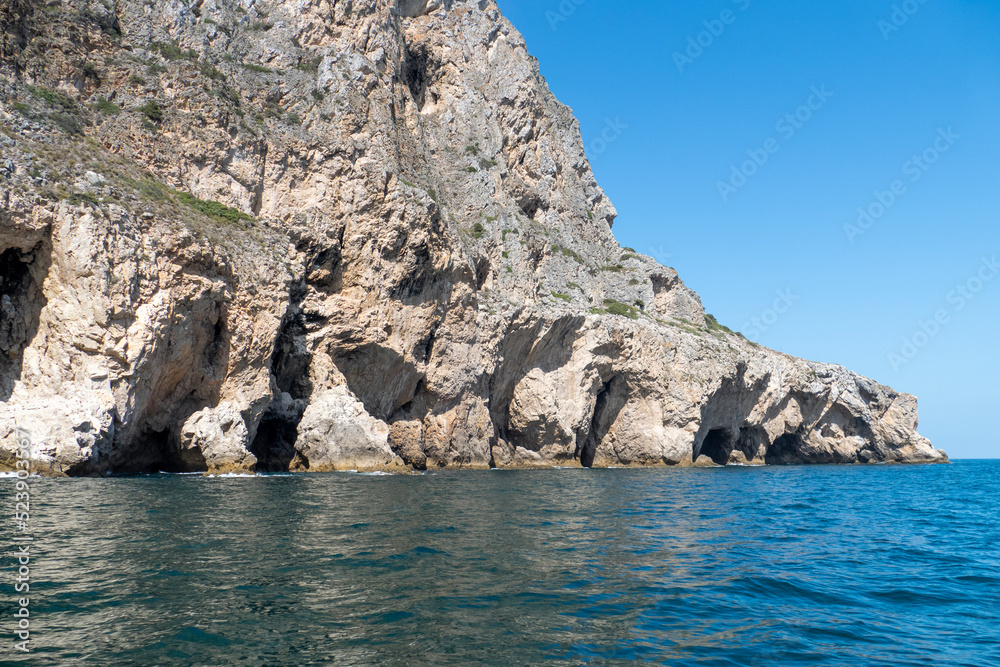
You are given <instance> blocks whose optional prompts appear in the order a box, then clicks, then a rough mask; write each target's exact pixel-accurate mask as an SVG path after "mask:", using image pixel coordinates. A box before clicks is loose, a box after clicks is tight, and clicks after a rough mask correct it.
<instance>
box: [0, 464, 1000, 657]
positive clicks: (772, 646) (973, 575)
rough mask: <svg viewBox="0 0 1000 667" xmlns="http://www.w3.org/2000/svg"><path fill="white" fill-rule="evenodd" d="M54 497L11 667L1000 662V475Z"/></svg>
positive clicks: (609, 478)
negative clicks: (27, 624)
mask: <svg viewBox="0 0 1000 667" xmlns="http://www.w3.org/2000/svg"><path fill="white" fill-rule="evenodd" d="M13 483H14V480H11V479H0V506H2V507H3V508H4V510H3V512H4V513H3V517H2V518H0V527H2V530H3V534H4V535H5V536H7V537H9V536H10V535H12V534H13V528H14V527H13V525H12V521H11V518H10V517H11V515H12V513H13V502H14V499H13V498H12V492H13ZM32 483H33V489H32V496H33V503H34V506H33V509H34V515H33V517H32V528H33V532H34V534H35V536H36V540H37V542H36V555H35V558H36V560H35V562H34V563H33V569H32V574H31V576H32V587H31V594H32V601H31V614H32V622H33V625H32V631H33V634H32V638H33V641H32V644H31V645H32V646H33V650H32V652H31V653H30V654H29V655H28V656H27V657H23V656H18V655H14V654H13V653H12V652H10V648H11V646H12V643H13V618H12V614H13V612H14V610H15V606H14V605H15V604H16V602H15V601H14V600H15V599H16V597H17V595H16V594H15V593H14V592H13V589H12V586H13V572H14V567H13V566H12V562H13V561H12V559H11V558H10V557H9V555H8V558H7V559H6V561H5V563H4V575H5V577H4V580H3V582H2V589H0V627H2V632H3V637H2V638H0V641H2V645H0V646H2V648H0V651H2V652H0V660H2V661H3V662H4V664H18V665H20V664H32V665H246V666H250V665H537V664H545V665H646V664H663V665H699V666H705V665H713V666H714V665H719V666H722V665H740V666H745V665H810V666H812V665H969V666H975V667H983V666H984V665H1000V643H998V642H1000V546H998V545H1000V528H998V526H1000V509H998V508H1000V503H998V501H1000V462H986V461H983V462H958V463H955V464H953V465H949V466H927V467H889V466H876V467H843V468H838V467H790V468H785V467H767V468H727V469H709V470H548V471H510V472H502V471H491V472H446V471H442V472H439V473H435V474H431V473H428V474H424V475H412V476H368V475H358V474H350V473H345V474H331V475H285V476H266V477H251V478H204V477H200V476H166V475H163V476H151V477H136V478H113V479H72V480H50V479H33V480H32ZM9 543H10V542H9V540H7V544H8V545H9Z"/></svg>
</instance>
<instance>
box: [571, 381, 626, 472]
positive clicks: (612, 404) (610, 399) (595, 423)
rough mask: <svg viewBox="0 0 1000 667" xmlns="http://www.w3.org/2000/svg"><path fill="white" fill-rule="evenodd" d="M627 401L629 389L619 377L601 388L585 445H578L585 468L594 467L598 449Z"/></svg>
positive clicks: (581, 461)
mask: <svg viewBox="0 0 1000 667" xmlns="http://www.w3.org/2000/svg"><path fill="white" fill-rule="evenodd" d="M627 401H628V387H626V386H625V382H624V381H623V380H622V379H621V378H619V377H618V376H615V377H613V378H611V379H610V380H608V381H607V382H605V383H604V384H603V385H602V386H601V390H600V391H599V392H598V393H597V398H596V400H595V402H594V415H593V417H592V418H591V421H590V429H589V430H588V432H587V434H586V436H585V438H584V440H583V443H582V444H580V445H578V456H579V458H580V465H582V466H583V467H585V468H590V467H593V465H594V460H595V458H596V456H597V448H598V447H600V446H601V441H602V440H604V437H605V436H606V435H607V434H608V430H610V428H611V425H612V424H614V423H615V420H616V419H617V418H618V414H619V413H620V412H621V411H622V408H623V407H625V403H626V402H627Z"/></svg>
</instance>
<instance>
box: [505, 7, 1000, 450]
mask: <svg viewBox="0 0 1000 667" xmlns="http://www.w3.org/2000/svg"><path fill="white" fill-rule="evenodd" d="M499 5H500V8H501V10H502V11H503V12H504V14H505V15H506V16H507V18H509V19H510V20H511V21H512V22H513V23H514V25H515V26H516V27H517V28H518V29H519V30H520V31H521V32H522V33H523V34H524V36H525V39H526V41H527V43H528V49H529V51H530V52H531V54H532V55H534V56H535V57H537V58H538V59H539V62H540V66H541V71H542V74H543V76H545V78H546V80H547V81H548V84H549V86H550V87H551V89H552V90H553V92H554V93H555V94H556V96H557V97H558V98H559V99H560V100H561V101H562V102H563V103H565V104H567V105H569V106H570V107H571V108H572V109H573V111H574V113H575V114H576V116H577V118H579V120H580V123H581V126H582V133H583V138H584V142H585V143H586V145H587V153H588V156H589V157H590V159H591V163H592V165H593V168H594V172H595V173H596V175H597V180H598V182H600V184H601V185H602V186H603V187H604V189H605V191H606V192H607V193H608V195H609V196H610V197H611V200H612V201H613V202H614V204H615V206H616V207H617V208H618V211H619V217H618V220H617V221H616V223H615V227H614V231H615V234H616V236H617V237H618V240H619V241H620V242H621V243H622V244H623V245H626V246H631V247H634V248H636V249H637V250H639V251H640V252H643V253H645V254H648V255H652V256H654V257H656V258H657V259H659V260H660V261H661V262H663V263H665V264H668V265H670V266H673V267H675V268H676V269H677V270H678V271H679V272H680V274H681V277H682V278H683V279H684V280H685V282H686V283H687V284H688V285H689V286H691V287H692V288H694V289H695V290H697V291H698V293H699V294H701V296H702V299H703V301H704V303H705V306H706V309H707V310H708V311H709V312H711V313H714V314H715V315H716V316H717V317H718V319H719V321H721V322H723V323H724V324H727V325H728V326H730V327H732V328H733V329H739V330H741V331H743V332H744V333H747V334H748V335H751V336H752V337H753V338H754V339H755V340H757V341H758V342H760V343H761V344H763V345H767V346H769V347H773V348H775V349H779V350H782V351H784V352H788V353H791V354H795V355H798V356H802V357H806V358H809V359H815V360H818V361H826V362H833V363H840V364H843V365H845V366H847V367H849V368H851V369H853V370H856V371H858V372H861V373H864V374H865V375H869V376H871V377H873V378H875V379H876V380H878V381H879V382H882V383H883V384H887V385H890V386H892V387H894V388H896V389H898V390H900V391H906V392H909V393H912V394H915V395H917V396H918V397H919V398H920V412H921V428H920V430H921V432H922V433H923V434H924V435H926V436H927V437H929V438H931V439H932V440H933V441H934V444H935V445H936V446H938V447H941V448H943V449H945V450H947V451H948V452H949V454H951V455H952V457H953V458H997V457H1000V437H998V436H997V435H996V434H995V431H994V428H995V422H996V421H997V418H998V417H1000V353H998V350H997V339H998V332H1000V268H997V267H996V266H995V265H994V264H993V262H992V258H993V257H994V256H996V257H997V258H1000V225H998V214H1000V161H998V160H1000V125H998V120H1000V113H998V112H1000V2H996V0H988V1H987V0H924V2H920V0H906V2H899V1H898V0H897V1H896V2H893V1H891V0H884V1H883V0H840V1H839V2H836V3H826V2H824V3H815V2H809V3H804V2H801V0H797V1H792V0H769V1H768V2H764V1H763V0H692V1H689V2H684V3H667V2H652V1H648V0H639V1H635V2H631V3H619V2H611V1H610V0H563V1H562V2H560V0H499ZM678 54H679V55H678ZM605 139H610V141H605ZM734 170H735V171H734ZM859 209H861V211H860V212H859ZM865 212H866V213H867V217H861V216H862V213H865ZM776 305H777V308H776V307H775V306H776ZM779 311H783V312H779ZM755 319H756V322H755Z"/></svg>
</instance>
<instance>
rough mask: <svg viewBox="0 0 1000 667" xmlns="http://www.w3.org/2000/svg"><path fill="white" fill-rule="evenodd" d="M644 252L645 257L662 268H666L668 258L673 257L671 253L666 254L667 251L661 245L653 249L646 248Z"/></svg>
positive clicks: (651, 247)
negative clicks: (651, 259)
mask: <svg viewBox="0 0 1000 667" xmlns="http://www.w3.org/2000/svg"><path fill="white" fill-rule="evenodd" d="M646 251H647V252H646V254H647V255H649V256H650V257H652V258H653V259H655V260H656V261H657V263H658V264H660V265H662V266H667V262H669V261H670V258H671V257H673V256H674V255H673V253H670V252H667V249H666V248H664V247H663V246H662V245H660V246H658V247H656V248H654V247H653V246H649V247H648V248H646Z"/></svg>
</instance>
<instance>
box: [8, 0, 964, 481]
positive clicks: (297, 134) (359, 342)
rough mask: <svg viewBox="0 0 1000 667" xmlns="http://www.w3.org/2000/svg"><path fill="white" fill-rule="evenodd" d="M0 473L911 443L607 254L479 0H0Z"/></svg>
mask: <svg viewBox="0 0 1000 667" xmlns="http://www.w3.org/2000/svg"><path fill="white" fill-rule="evenodd" d="M0 31H2V34H0V59H2V60H0V67H2V69H0V100H2V103H0V123H2V125H0V132H2V133H0V153H2V156H0V189H2V192H0V350H2V352H3V355H0V468H7V469H9V468H12V467H13V466H14V464H15V455H16V448H17V440H18V438H20V439H21V440H22V441H27V442H30V447H31V456H32V459H33V466H34V467H35V468H36V469H39V470H42V471H45V472H48V473H51V474H67V475H100V474H108V473H119V472H142V471H155V470H176V471H181V470H185V471H188V470H191V471H193V470H209V471H216V472H218V471H229V470H254V469H256V470H288V469H292V470H313V471H317V470H319V471H322V470H338V469H406V468H408V467H412V468H417V469H425V468H430V467H456V468H477V467H481V468H485V467H490V466H494V467H525V466H552V465H584V466H609V465H694V464H696V463H697V464H706V463H708V462H710V461H711V462H714V463H717V464H725V463H747V462H749V463H768V464H772V463H778V464H782V463H856V462H861V463H872V462H883V461H887V462H942V461H946V460H947V457H946V455H945V454H944V452H941V451H939V450H935V449H934V448H933V447H932V446H931V443H930V442H929V441H928V440H927V439H925V438H923V437H921V436H920V435H918V434H917V432H916V428H917V402H916V399H915V398H914V397H912V396H909V395H907V394H900V393H898V392H895V391H893V390H892V389H890V388H888V387H885V386H882V385H880V384H877V383H876V382H873V381H872V380H869V379H867V378H864V377H861V376H859V375H857V374H855V373H852V372H850V371H848V370H845V369H844V368H841V367H839V366H833V365H828V364H819V363H812V362H808V361H803V360H801V359H796V358H793V357H790V356H787V355H784V354H781V353H778V352H774V351H771V350H768V349H765V348H762V347H760V346H758V345H755V344H753V343H751V342H748V341H747V340H745V339H744V338H743V337H742V336H740V335H739V334H736V333H733V332H731V331H729V330H728V329H726V328H725V327H723V326H721V325H719V324H718V323H717V322H715V320H714V319H713V318H711V317H706V314H705V312H704V310H703V308H702V305H701V301H700V299H699V298H698V296H697V295H696V294H695V293H694V292H692V291H691V290H690V289H688V288H687V287H686V286H685V285H684V283H683V282H682V281H681V280H680V278H679V277H678V275H677V273H676V272H675V271H674V270H673V269H670V268H667V267H664V266H660V265H658V264H657V263H656V262H654V261H653V260H652V259H650V258H648V257H645V256H643V255H641V254H639V253H636V252H635V251H633V250H631V249H628V248H622V247H620V246H619V245H618V243H617V242H616V241H615V238H614V236H613V234H612V232H611V227H612V224H613V222H614V220H615V216H616V211H615V209H614V207H613V206H612V205H611V202H609V201H608V199H607V197H606V196H605V194H604V192H603V191H602V190H601V188H600V187H599V186H598V184H597V183H596V181H595V179H594V176H593V174H592V173H591V170H590V166H589V164H588V162H587V159H586V156H585V154H584V148H583V143H582V141H581V138H580V132H579V127H578V124H577V122H576V120H575V119H574V118H573V116H572V114H571V112H570V111H569V109H567V108H566V107H565V106H563V105H561V104H560V103H559V102H558V101H557V100H556V99H555V98H554V97H553V95H552V94H551V92H550V91H549V90H548V87H547V86H546V84H545V82H544V80H543V79H542V78H541V76H540V75H539V72H538V67H537V63H536V62H535V61H534V59H533V58H531V57H530V56H529V55H528V52H527V49H526V47H525V44H524V40H523V39H522V37H521V36H520V35H519V34H518V33H517V31H516V30H515V29H514V28H513V27H512V26H511V25H510V23H508V22H507V21H506V20H505V19H504V18H503V17H502V16H501V15H500V12H499V10H498V9H497V7H496V5H495V3H494V2H492V0H474V1H472V0H446V1H445V2H427V1H424V0H399V2H396V1H395V0H393V1H389V0H369V1H367V2H351V1H349V0H348V1H345V0H297V1H296V2H289V1H281V0H272V1H267V0H264V1H256V2H255V1H254V0H239V1H228V0H227V1H224V2H223V1H215V0H194V1H193V2H180V1H177V0H170V1H165V2H140V1H139V0H117V2H114V3H112V2H111V1H110V0H73V1H64V2H60V1H59V0H47V1H45V2H43V1H42V0H0Z"/></svg>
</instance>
